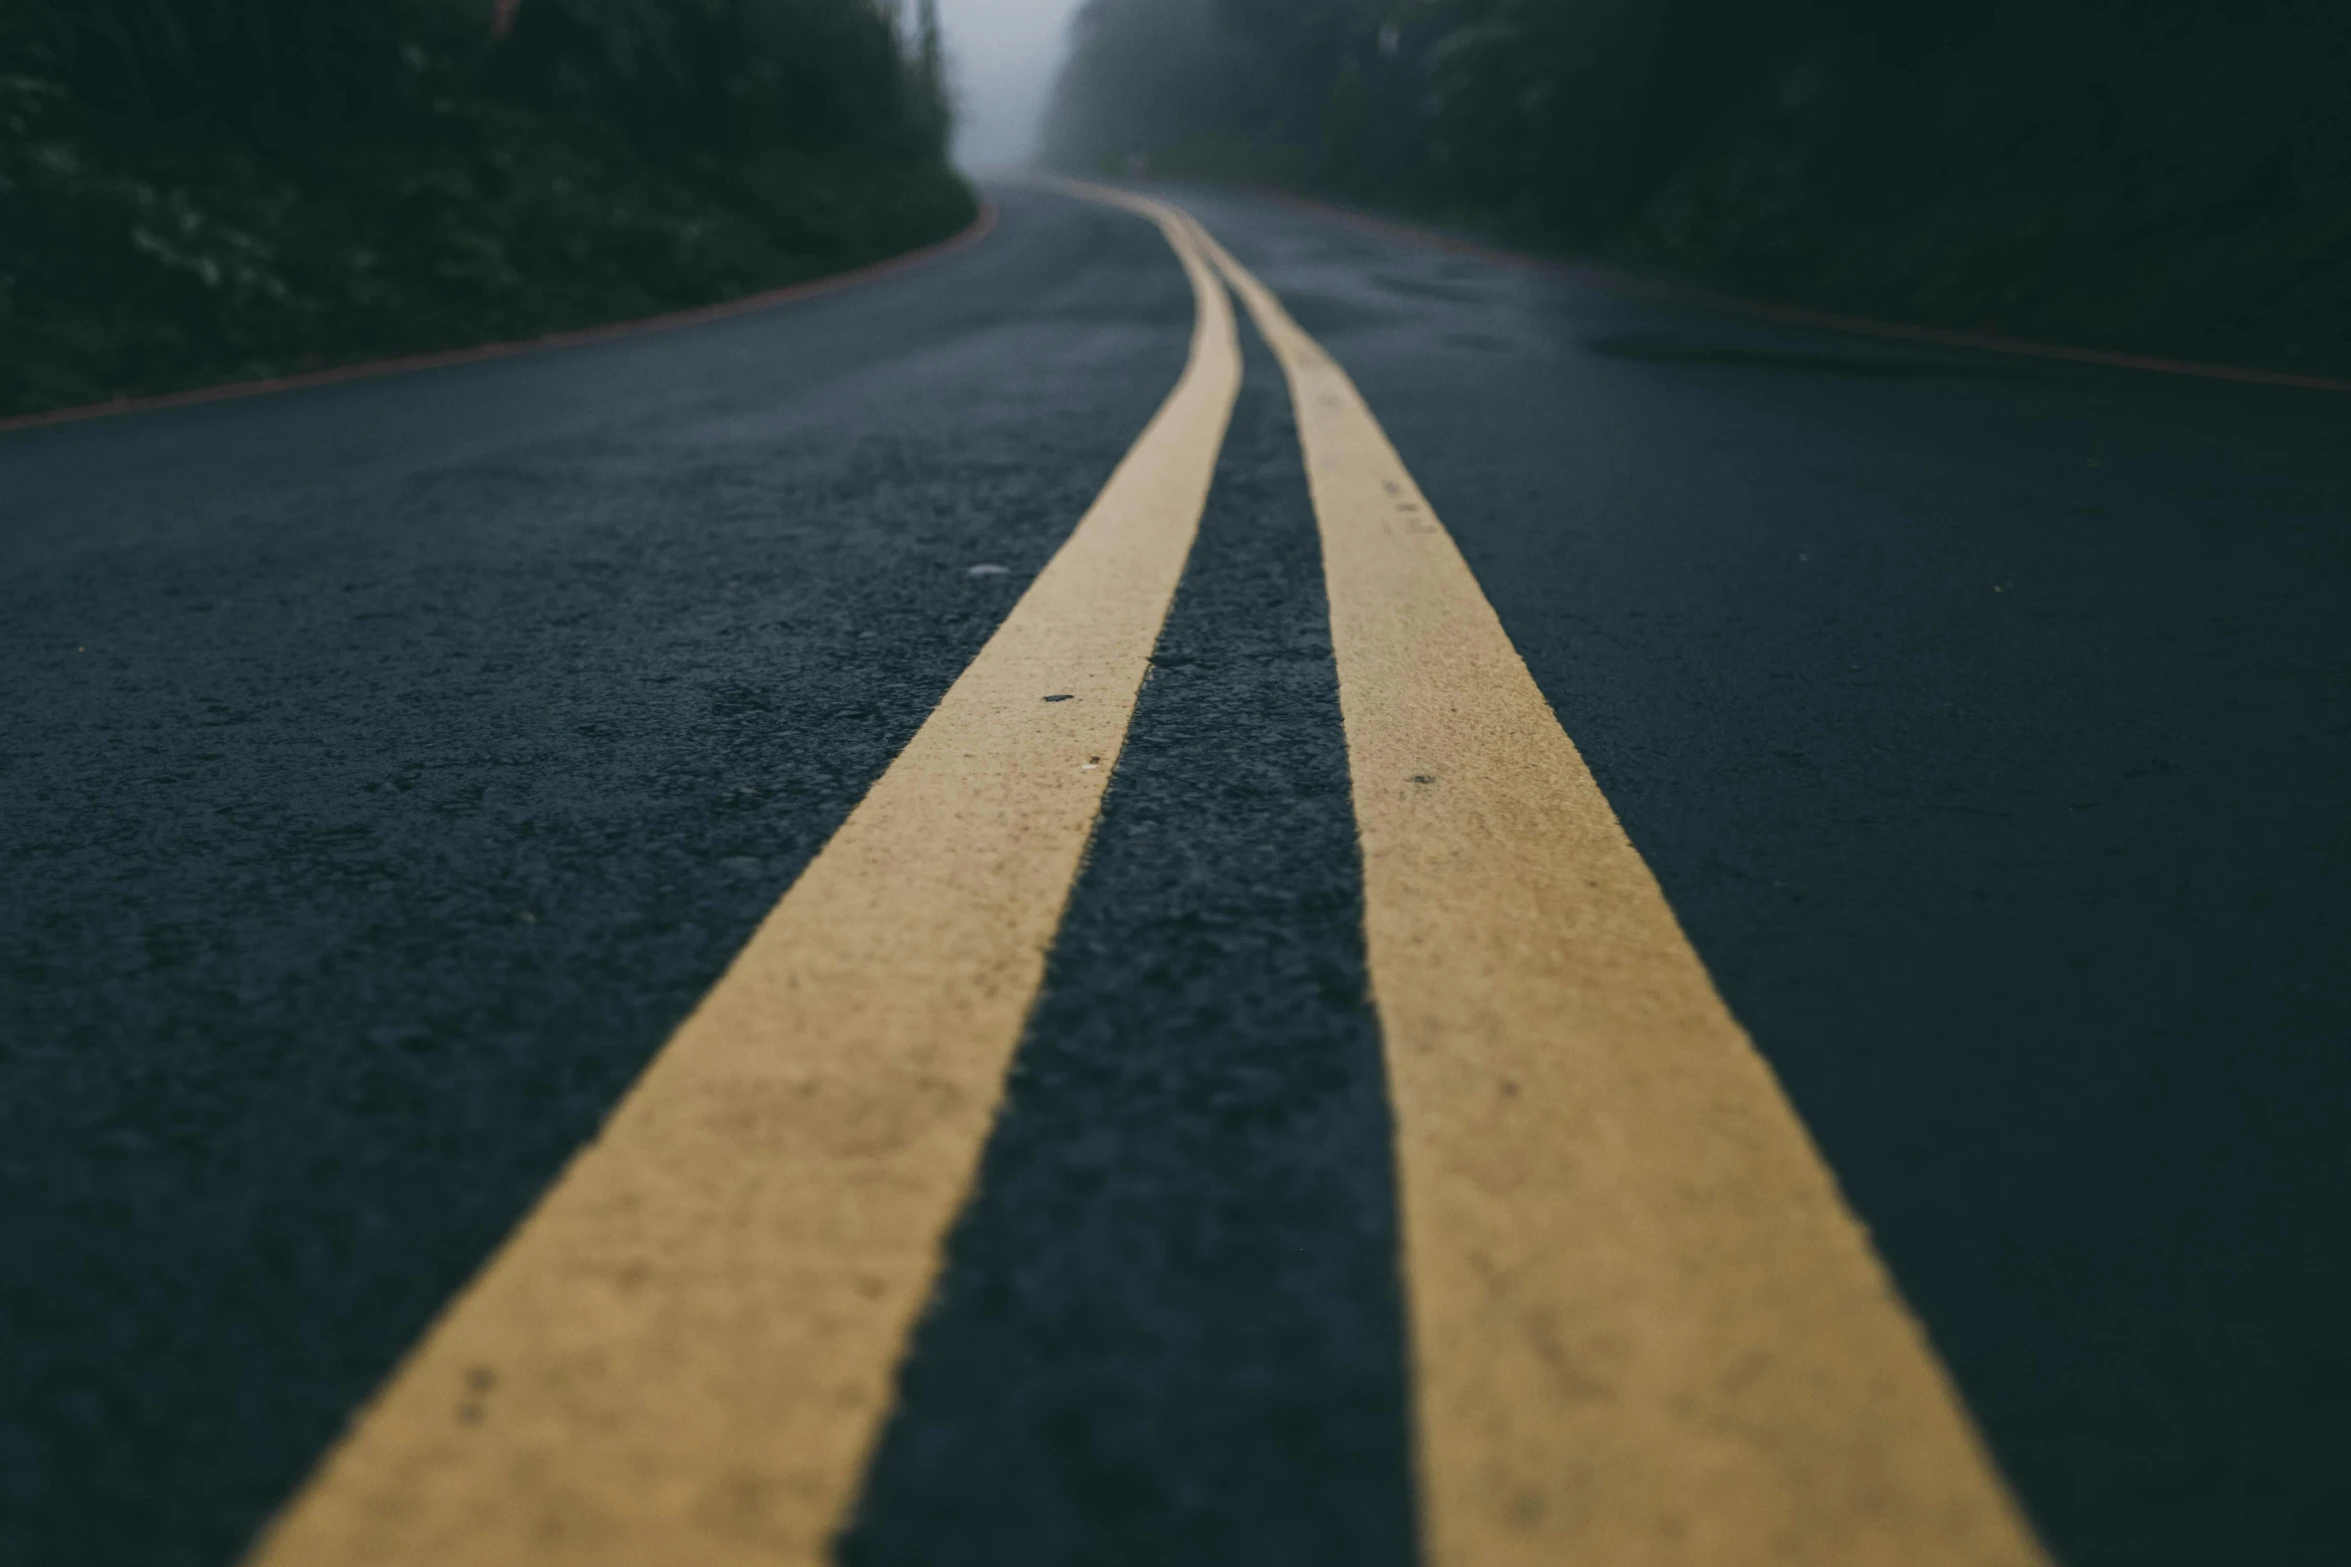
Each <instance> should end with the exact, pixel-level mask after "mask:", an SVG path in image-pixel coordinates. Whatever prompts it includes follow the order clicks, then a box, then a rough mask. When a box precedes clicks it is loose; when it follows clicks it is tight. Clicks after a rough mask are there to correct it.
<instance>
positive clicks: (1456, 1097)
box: [1195, 225, 2047, 1567]
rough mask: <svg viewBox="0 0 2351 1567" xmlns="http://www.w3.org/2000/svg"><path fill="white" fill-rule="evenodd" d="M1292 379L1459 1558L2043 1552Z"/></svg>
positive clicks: (1608, 863) (1386, 447)
mask: <svg viewBox="0 0 2351 1567" xmlns="http://www.w3.org/2000/svg"><path fill="white" fill-rule="evenodd" d="M1195 234H1196V237H1197V239H1198V240H1199V242H1200V244H1201V245H1202V247H1203V248H1204V249H1206V250H1207V251H1208V252H1209V254H1210V255H1212V256H1213V257H1214V258H1215V260H1216V263H1217V266H1218V268H1219V269H1220V270H1221V271H1222V272H1223V274H1224V276H1225V278H1226V280H1227V281H1229V282H1230V283H1231V284H1232V285H1233V287H1234V289H1235V290H1236V291H1237V292H1238V293H1239V294H1240V295H1241V297H1242V299H1243V301H1244V302H1245V303H1246V304H1247V306H1248V308H1249V313H1250V315H1251V316H1252V318H1253V319H1254V320H1255V321H1256V323H1257V326H1258V329H1259V331H1260V332H1262V333H1263V334H1264V336H1265V338H1266V339H1267V341H1268V342H1269V343H1271V344H1272V346H1273V349H1274V352H1275V354H1276V356H1277V357H1278V358H1279V359H1280V361H1281V364H1282V369H1283V371H1284V373H1285V374H1286V375H1287V377H1288V379H1289V383H1290V395H1291V398H1292V401H1293V403H1294V405H1295V407H1296V410H1297V418H1298V428H1299V434H1300V437H1301V440H1302V441H1303V444H1304V446H1305V452H1306V462H1307V470H1308V479H1309V483H1310V486H1311V489H1312V493H1313V500H1314V509H1315V515H1316V518H1317V520H1318V523H1319V526H1320V528H1321V533H1322V546H1323V561H1324V570H1325V572H1326V574H1327V578H1328V582H1329V589H1330V605H1331V639H1332V643H1333V646H1334V650H1335V652H1336V655H1337V659H1338V671H1339V702H1340V710H1341V713H1342V716H1343V719H1344V722H1345V726H1346V733H1347V755H1348V763H1349V767H1350V770H1351V772H1352V775H1353V789H1354V797H1355V813H1356V821H1357V825H1358V828H1359V830H1360V833H1361V838H1362V847H1363V870H1364V900H1365V918H1364V926H1365V932H1366V937H1367V941H1368V947H1369V955H1370V964H1371V978H1372V989H1373V993H1374V998H1375V1000H1376V1003H1377V1005H1378V1009H1379V1016H1380V1023H1381V1028H1382V1031H1383V1033H1384V1035H1385V1038H1386V1048H1387V1060H1388V1071H1389V1078H1390V1083H1391V1088H1392V1092H1393V1095H1394V1098H1395V1110H1396V1120H1397V1159H1398V1174H1399V1181H1400V1186H1401V1191H1402V1197H1403V1208H1404V1234H1405V1242H1404V1250H1405V1269H1406V1275H1407V1286H1408V1298H1409V1303H1410V1311H1411V1318H1412V1345H1413V1375H1414V1385H1415V1394H1414V1398H1415V1419H1416V1434H1415V1445H1416V1448H1417V1463H1418V1470H1419V1479H1420V1486H1421V1491H1422V1506H1423V1516H1424V1518H1425V1520H1426V1523H1425V1528H1426V1531H1427V1540H1426V1542H1425V1543H1426V1546H1427V1552H1428V1555H1429V1558H1430V1560H1431V1561H1432V1562H1434V1563H1435V1564H1437V1567H1559V1564H1560V1563H1565V1562H1593V1563H1608V1564H1611V1567H1630V1564H1643V1563H1656V1564H1665V1563H1673V1564H1676V1567H1683V1564H1692V1563H1706V1564H1726V1567H1727V1564H1734V1563H1735V1564H1739V1567H1762V1564H1767V1563H1768V1564H1784V1567H1863V1564H1870V1567H1891V1564H1901V1567H1956V1564H1961V1563H1969V1564H1991V1563H2001V1564H2011V1567H2023V1564H2042V1563H2045V1562H2046V1560H2047V1558H2046V1556H2045V1555H2044V1553H2043V1552H2042V1550H2041V1549H2040V1547H2039V1546H2038V1544H2037V1543H2036V1542H2035V1541H2034V1539H2033V1536H2032V1533H2031V1530H2030V1528H2029V1526H2028V1525H2027V1524H2026V1523H2025V1521H2024V1519H2023V1517H2022V1516H2021V1514H2020V1513H2019V1511H2018V1509H2017V1507H2016V1505H2015V1503H2014V1502H2013V1500H2012V1499H2011V1498H2010V1496H2009V1494H2008V1492H2007V1489H2006V1487H2005V1486H2004V1484H2003V1483H2002V1481H2001V1479H2000V1477H1999V1475H1998V1473H1997V1472H1996V1470H1995V1469H1994V1468H1993V1465H1992V1463H1991V1460H1990V1458H1989V1457H1988V1455H1987V1454H1986V1453H1985V1451H1984V1449H1983V1446H1982V1444H1981V1442H1980V1441H1979V1439H1978V1438H1977V1436H1976V1434H1975V1432H1974V1430H1973V1428H1972V1427H1971V1425H1970V1423H1969V1421H1968V1418H1967V1415H1966V1413H1965V1411H1964V1410H1963V1408H1962V1407H1961V1405H1960V1403H1959V1400H1958V1397H1957V1395H1956V1394H1955V1392H1954V1391H1953V1389H1952V1387H1951V1385H1950V1383H1949V1381H1948V1380H1947V1378H1946V1377H1945V1375H1944V1372H1943V1370H1942V1368H1941V1366H1940V1365H1939V1364H1938V1362H1937V1361H1936V1359H1935V1357H1934V1353H1933V1351H1932V1349H1931V1348H1930V1347H1929V1346H1928V1344H1927V1341H1926V1337H1925V1335H1924V1333H1923V1332H1922V1331H1921V1330H1920V1328H1919V1326H1918V1324H1917V1323H1916V1322H1915V1321H1914V1320H1913V1319H1912V1318H1911V1316H1910V1314H1909V1312H1908V1311H1907V1310H1906V1309H1905V1308H1904V1306H1903V1304H1902V1302H1901V1301H1900V1299H1899V1298H1898V1297H1897V1295H1896V1294H1895V1292H1894V1289H1893V1287H1892V1285H1891V1283H1890V1282H1889V1281H1888V1279H1887V1278H1886V1276H1885V1273H1884V1270H1883V1269H1882V1267H1881V1266H1880V1264H1879V1263H1878V1261H1877V1258H1876V1257H1875V1255H1874V1254H1873V1253H1872V1251H1871V1249H1870V1245H1869V1242H1868V1239H1867V1236H1866V1234H1865V1233H1864V1231H1863V1230H1862V1228H1861V1226H1860V1225H1859V1224H1858V1223H1857V1222H1855V1220H1854V1218H1853V1216H1852V1215H1851V1214H1850V1213H1849V1212H1848V1211H1847V1210H1846V1208H1845V1205H1844V1203H1843V1201H1842V1199H1841V1198H1840V1196H1839V1194H1838V1192H1837V1188H1836V1183H1835V1179H1834V1177H1833V1176H1831V1174H1830V1173H1829V1171H1828V1169H1827V1167H1826V1166H1825V1165H1824V1164H1823V1163H1822V1161H1821V1158H1820V1155H1819V1154H1818V1152H1817V1151H1816V1150H1815V1149H1814V1148H1813V1146H1812V1142H1811V1139H1810V1138H1809V1136H1808V1135H1807V1134H1806V1133H1805V1130H1804V1128H1803V1125H1802V1123H1801V1122H1799V1121H1798V1119H1797V1117H1796V1115H1795V1112H1794V1110H1793V1109H1792V1108H1791V1107H1790V1106H1789V1104H1788V1102H1787V1100H1786V1098H1785V1097H1784V1096H1783V1095H1782V1093H1781V1091H1780V1088H1779V1085H1778V1083H1777V1082H1776V1081H1775V1080H1774V1078H1773V1077H1772V1074H1771V1071H1770V1069H1769V1068H1768V1067H1767V1066H1766V1065H1765V1064H1764V1062H1763V1060H1762V1058H1761V1057H1760V1056H1758V1055H1757V1054H1756V1052H1755V1049H1754V1047H1753V1045H1752V1044H1751V1043H1750V1042H1749V1041H1748V1039H1747V1036H1746V1034H1745V1033H1744V1032H1743V1031H1742V1030H1741V1029H1740V1027H1739V1025H1738V1023H1737V1022H1736V1021H1734V1020H1733V1019H1732V1017H1731V1015H1730V1012H1729V1010H1728V1009H1727V1008H1726V1007H1725V1006H1724V1005H1723V1002H1722V1000H1721V998H1720V997H1719V996H1717V995H1716V994H1715V990H1714V986H1713V984H1712V982H1711V981H1710V980H1709V979H1708V977H1707V974H1706V970H1705V967H1704V966H1703V965H1702V964H1701V963H1700V961H1699V959H1698V956H1697V954H1696V953H1695V952H1694V951H1693V950H1692V949H1691V947H1690V945H1689V942H1688V941H1687V940H1686V939H1685V938H1684V936H1683V934H1682V931H1681V928H1680V926H1679V924H1678V923H1677V922H1676V921H1675V919H1674V916H1673V911H1672V909H1671V908H1670V907H1669V906H1668V905H1667V903H1666V901H1665V897H1664V895H1663V893H1662V892H1660V890H1659V889H1658V886H1657V883H1656V880H1655V879H1654V878H1653V877H1652V876H1651V875H1650V873H1649V868H1648V866H1647V865H1646V864H1645V863H1644V862H1643V861H1642V859H1641V856H1640V854H1639V852H1638V851H1637V850H1635V849H1634V847H1633V845H1632V843H1631V841H1630V840H1629V839H1628V838H1627V837H1626V836H1625V834H1624V831H1623V829H1622V828H1621V827H1620V826H1619V825H1618V823H1617V820H1616V817H1615V814H1614V813H1613V812H1612V811H1611V810H1610V809H1609V806H1608V801H1607V800H1606V798H1605V797H1603V795H1602V794H1601V792H1600V788H1599V785H1598V784H1597V783H1596V782H1595V781H1594V780H1593V778H1592V775H1591V773H1590V771H1589V770H1588V769H1587V768H1586V767H1585V766H1584V762H1583V758H1582V757H1581V756H1580V755H1578V754H1577V751H1576V748H1575V745H1574V743H1573V742H1572V741H1570V740H1569V738H1568V736H1567V734H1566V732H1565V731H1564V730H1563V729H1562V728H1561V727H1560V724H1559V721H1558V719H1557V717H1556V716H1555V715H1554V714H1553V713H1552V711H1551V708H1550V705H1549V703H1547V702H1546V701H1545V700H1544V698H1543V694H1542V692H1541V691H1540V690H1539V689H1537V687H1536V685H1535V682H1534V679H1533V677H1532V676H1530V675H1529V674H1528V672H1527V668H1526V665H1525V664H1524V663H1523V662H1522V661H1521V660H1520V658H1519V656H1518V651H1517V649H1516V648H1515V647H1513V646H1512V644H1511V641H1510V638H1509V635H1508V634H1507V633H1506V632H1505V631H1504V630H1503V629H1502V624H1501V621H1500V620H1499V619H1498V618H1497V617H1496V616H1495V614H1494V611H1493V608H1492V606H1491V605H1489V604H1488V603H1487V601H1486V597H1485V595H1484V593H1483V592H1481V591H1480V590H1479V588H1478V584H1477V580H1476V578H1475V577H1474V576H1472V575H1471V573H1470V570H1469V567H1468V565H1467V563H1466V562H1465V561H1463V559H1462V557H1461V554H1460V551H1459V550H1458V549H1456V548H1455V546H1454V543H1453V540H1452V537H1451V535H1449V534H1448V533H1447V532H1446V530H1445V527H1444V525H1443V524H1442V523H1440V522H1439V521H1438V519H1437V516H1436V513H1435V511H1434V510H1433V509H1432V508H1431V507H1430V506H1429V503H1428V500H1427V498H1426V497H1425V496H1423V495H1422V494H1421V492H1420V489H1419V487H1418V486H1417V485H1415V484H1414V483H1413V480H1412V476H1411V475H1410V474H1409V473H1407V472H1406V471H1405V468H1404V464H1403V461H1402V459H1400V458H1399V457H1398V456H1397V455H1396V452H1395V449H1394V448H1393V447H1392V446H1391V445H1390V444H1389V443H1388V439H1387V436H1386V434H1385V433H1384V432H1383V431H1382V430H1381V429H1380V426H1379V423H1378V421H1377V420H1376V419H1374V418H1373V416H1372V413H1371V410H1370V408H1369V407H1368V406H1367V405H1366V404H1365V403H1364V401H1363V399H1362V397H1361V396H1360V395H1359V394H1358V393H1357V391H1356V389H1355V386H1354V383H1353V382H1352V381H1350V380H1349V379H1348V377H1347V374H1346V372H1345V371H1343V370H1342V369H1340V368H1339V366H1338V365H1337V364H1336V363H1335V362H1334V361H1333V360H1332V359H1331V358H1330V356H1329V355H1328V354H1326V353H1324V352H1323V350H1322V349H1321V348H1320V347H1319V346H1317V345H1316V344H1315V342H1314V341H1313V340H1312V339H1311V338H1309V337H1308V336H1307V335H1306V334H1305V333H1304V332H1303V331H1301V330H1300V329H1299V328H1298V326H1297V324H1296V323H1295V322H1294V321H1292V320H1291V319H1290V317H1289V315H1288V313H1287V312H1286V311H1285V310H1284V309H1283V308H1282V306H1281V304H1280V302H1279V301H1278V300H1276V299H1275V298H1274V296H1273V295H1272V293H1271V292H1269V291H1268V290H1267V289H1266V288H1265V286H1264V285H1263V284H1261V283H1260V282H1259V281H1258V280H1257V279H1256V278H1255V277H1253V276H1252V275H1251V274H1250V273H1249V272H1248V271H1247V270H1245V269H1244V268H1242V267H1241V266H1240V265H1239V264H1238V263H1236V262H1235V261H1234V260H1233V259H1232V257H1231V256H1229V255H1227V254H1226V253H1225V252H1224V251H1223V250H1222V248H1221V247H1219V246H1217V245H1216V242H1215V241H1214V240H1213V239H1211V238H1210V237H1209V236H1208V235H1207V233H1206V231H1205V230H1201V229H1198V228H1197V225H1195Z"/></svg>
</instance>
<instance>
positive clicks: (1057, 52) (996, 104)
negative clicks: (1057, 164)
mask: <svg viewBox="0 0 2351 1567" xmlns="http://www.w3.org/2000/svg"><path fill="white" fill-rule="evenodd" d="M1079 3H1080V0H939V25H940V30H941V31H942V32H943V33H945V35H946V40H947V56H948V65H949V69H950V71H951V72H952V79H953V82H954V90H955V103H956V111H957V123H956V127H955V161H956V162H957V163H959V164H961V165H962V166H963V167H964V168H967V169H998V168H1008V167H1012V166H1015V165H1018V164H1022V163H1025V162H1027V161H1028V159H1029V157H1030V155H1031V154H1033V153H1034V152H1035V151H1036V147H1037V126H1038V123H1039V122H1040V121H1041V120H1042V119H1043V118H1044V115H1045V100H1046V98H1047V97H1048V96H1049V95H1050V94H1051V93H1052V91H1053V76H1054V73H1055V72H1056V71H1058V70H1059V69H1060V68H1061V59H1062V54H1063V51H1064V48H1065V44H1066V38H1067V35H1068V31H1069V18H1070V14H1071V13H1072V12H1074V11H1076V10H1077V8H1078V5H1079Z"/></svg>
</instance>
